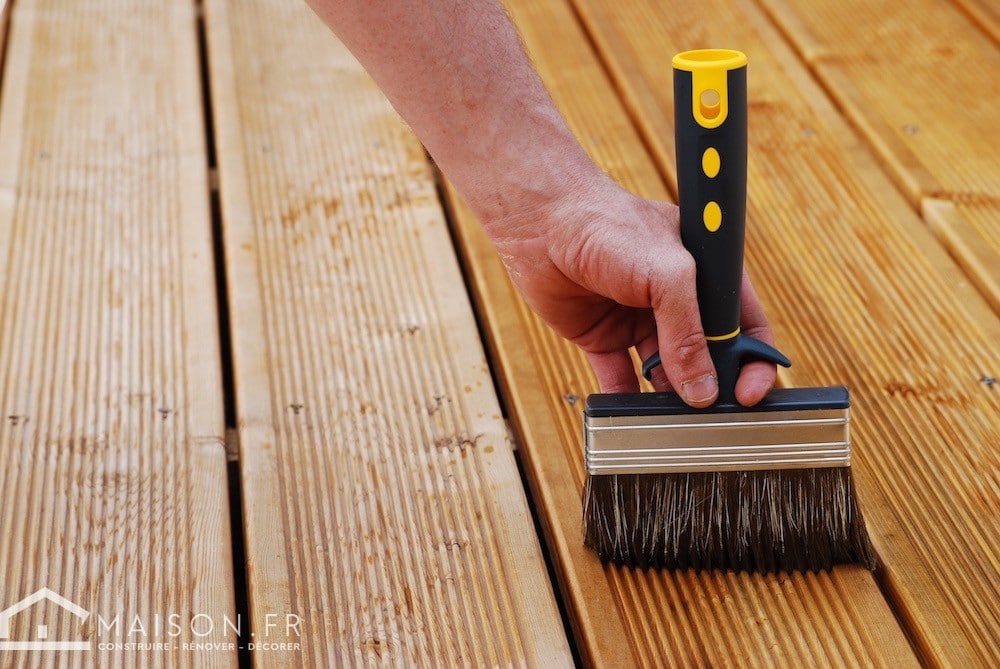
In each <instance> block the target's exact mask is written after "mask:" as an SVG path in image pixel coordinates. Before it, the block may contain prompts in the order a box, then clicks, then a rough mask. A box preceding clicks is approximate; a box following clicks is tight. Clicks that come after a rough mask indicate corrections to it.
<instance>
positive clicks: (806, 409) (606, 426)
mask: <svg viewBox="0 0 1000 669" xmlns="http://www.w3.org/2000/svg"><path fill="white" fill-rule="evenodd" d="M831 391H832V393H831ZM632 397H635V396H629V395H618V396H615V395H603V396H594V395H592V396H591V397H590V398H588V407H587V410H586V411H585V413H584V439H585V452H586V466H587V472H588V473H590V474H592V475H600V474H657V473H683V472H706V471H753V470H765V469H811V468H818V467H849V466H850V464H851V438H850V406H849V401H848V399H847V390H846V389H845V388H835V389H813V388H808V389H781V390H775V391H773V392H772V394H771V396H770V397H769V400H770V401H768V400H765V402H764V403H762V404H761V405H759V406H758V407H753V408H750V409H746V408H743V407H738V406H729V407H726V406H721V407H720V406H717V407H712V408H710V409H708V410H705V409H691V408H689V407H686V405H684V404H683V402H681V401H680V400H679V398H676V396H675V395H673V394H670V393H657V394H652V393H646V394H639V395H638V397H642V398H644V401H645V404H644V405H643V406H642V408H641V409H639V408H637V407H636V406H629V402H630V401H631V400H630V399H629V398H632ZM600 398H604V401H603V402H602V401H600ZM817 398H819V399H821V400H822V401H819V402H817V401H816V400H817Z"/></svg>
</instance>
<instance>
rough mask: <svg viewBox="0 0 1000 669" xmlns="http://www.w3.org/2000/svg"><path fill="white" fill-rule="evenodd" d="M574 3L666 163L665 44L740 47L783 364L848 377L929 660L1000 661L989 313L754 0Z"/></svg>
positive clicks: (995, 408) (999, 340)
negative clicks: (694, 3) (675, 3)
mask: <svg viewBox="0 0 1000 669" xmlns="http://www.w3.org/2000/svg"><path fill="white" fill-rule="evenodd" d="M578 6H579V7H580V9H581V14H582V15H583V16H584V17H585V20H586V22H587V25H588V27H589V29H590V30H591V31H592V35H593V37H594V39H595V42H596V43H597V44H598V45H599V48H600V49H601V51H602V53H604V55H605V57H606V58H607V59H608V62H609V67H610V69H611V71H612V72H613V73H614V76H615V78H616V80H617V82H618V85H619V86H621V87H622V88H623V89H625V90H626V94H625V97H626V98H627V99H628V100H630V101H631V102H632V103H633V105H634V108H633V113H634V115H635V116H636V118H637V119H638V121H639V124H640V126H641V127H643V129H644V131H645V132H646V136H647V139H648V140H649V142H650V145H651V146H653V147H654V151H655V153H656V156H657V158H658V160H659V162H660V165H661V168H662V169H663V170H664V171H665V172H668V173H669V172H670V171H671V170H672V169H673V167H672V164H673V148H672V131H671V128H670V125H671V119H672V104H673V101H672V100H671V97H672V92H671V91H672V89H671V87H670V80H671V73H670V68H669V67H666V66H664V62H665V58H666V56H665V55H664V54H670V53H674V52H676V51H679V50H681V49H683V48H690V47H698V46H706V45H709V44H712V45H726V46H731V47H733V48H739V49H742V50H743V51H746V52H747V54H748V55H749V59H750V65H749V68H750V69H749V74H748V78H749V82H750V91H749V97H750V119H749V123H750V184H749V213H748V218H749V224H748V225H749V226H750V227H749V228H748V233H747V234H748V261H747V262H748V266H749V267H750V270H751V272H752V276H753V277H754V279H755V285H756V286H757V288H758V290H759V291H760V292H761V293H763V295H764V299H765V302H766V305H767V307H768V314H769V316H770V318H771V320H772V324H773V325H774V326H775V330H776V335H777V340H778V343H779V345H780V347H781V348H782V349H784V350H785V352H786V353H788V354H789V356H790V357H791V359H792V360H793V361H795V362H796V364H795V366H794V367H792V368H791V370H789V373H787V374H786V375H785V376H784V378H785V380H786V381H787V382H788V383H789V384H790V385H796V386H806V385H830V384H833V383H837V382H842V383H845V384H847V385H848V386H849V387H850V389H851V394H852V400H853V410H852V430H851V431H852V435H853V439H854V445H855V458H854V470H855V474H856V476H857V478H858V480H859V487H860V491H861V494H862V503H863V506H864V508H865V511H866V517H867V519H868V524H869V528H870V529H871V530H872V532H873V534H874V537H873V538H874V540H875V542H876V548H877V550H878V553H879V556H880V558H881V560H882V561H883V562H884V570H883V571H882V572H881V575H880V579H881V580H882V582H883V584H884V587H885V590H886V592H887V593H888V594H889V596H890V597H891V598H892V600H893V607H894V610H895V611H897V613H898V614H899V615H900V616H901V618H902V620H903V622H904V624H905V625H906V627H907V631H908V633H909V635H910V637H911V638H912V639H913V640H914V643H915V644H916V647H917V649H918V650H919V653H920V654H921V656H922V658H923V660H924V661H925V662H927V663H928V664H932V665H937V664H948V665H952V666H961V665H968V666H992V665H995V664H996V662H997V659H998V657H1000V576H998V573H1000V571H998V568H1000V555H998V551H997V537H998V536H1000V515H998V512H997V506H998V505H997V500H998V497H1000V481H998V478H997V471H998V465H1000V461H998V460H1000V456H998V451H997V448H996V442H997V435H998V434H1000V393H998V392H997V389H996V387H994V386H991V385H989V384H987V383H984V382H983V380H982V379H983V377H984V376H987V377H996V376H997V372H996V370H997V368H998V366H1000V337H998V335H997V327H998V320H997V318H996V316H995V314H993V312H992V311H991V310H990V309H989V307H988V305H987V304H986V303H985V302H984V301H983V300H982V298H981V297H979V296H978V295H977V294H976V293H975V292H973V291H970V289H969V287H968V285H967V283H966V282H965V281H964V277H963V274H962V271H961V269H960V268H959V267H957V266H956V265H955V264H954V263H953V262H950V261H949V259H948V258H947V257H945V254H944V253H943V250H942V249H941V248H940V247H939V245H938V244H936V242H935V241H934V239H933V238H932V237H931V236H930V234H929V231H928V230H927V228H926V226H924V225H923V224H922V223H921V222H920V221H919V219H917V217H916V216H915V215H914V213H913V212H912V211H911V210H910V208H909V207H908V206H906V204H905V203H904V201H903V200H902V199H901V198H900V197H899V195H898V193H897V192H896V190H895V189H893V188H892V187H891V186H890V185H889V183H888V181H887V179H886V178H885V176H884V175H883V174H882V173H881V172H880V171H879V170H878V168H877V167H875V166H874V164H873V160H872V158H871V156H870V155H869V154H868V153H867V151H866V149H865V147H864V145H862V144H859V142H858V141H857V139H856V138H854V137H853V133H852V132H851V131H850V129H849V128H848V126H847V124H846V123H844V121H843V120H842V119H841V118H839V117H838V115H837V114H836V113H835V112H834V110H833V109H832V107H831V106H830V104H829V103H828V102H827V100H826V98H825V96H824V95H823V93H822V92H821V91H820V90H819V89H818V88H817V87H816V86H815V85H814V84H813V83H812V82H811V80H810V78H809V76H808V73H807V72H806V71H805V68H804V66H803V65H802V64H801V63H799V62H797V61H796V59H795V56H794V54H792V53H791V51H790V49H788V48H786V47H785V46H784V43H783V41H782V39H781V37H780V36H779V35H778V34H777V33H776V31H775V30H774V28H773V27H772V26H771V25H770V24H769V23H768V22H767V20H766V19H765V18H764V16H763V14H762V13H760V11H759V10H758V9H757V8H756V7H755V6H754V5H753V4H752V3H750V2H747V1H744V0H730V1H725V0H706V2H703V3H700V4H699V5H698V7H694V6H691V7H684V8H681V7H676V6H672V7H670V8H666V7H662V6H660V5H659V4H658V3H655V2H651V1H650V2H637V3H629V4H628V5H624V4H613V3H603V2H600V1H599V0H578ZM845 14H848V15H849V14H850V13H849V12H845ZM695 27H696V28H695Z"/></svg>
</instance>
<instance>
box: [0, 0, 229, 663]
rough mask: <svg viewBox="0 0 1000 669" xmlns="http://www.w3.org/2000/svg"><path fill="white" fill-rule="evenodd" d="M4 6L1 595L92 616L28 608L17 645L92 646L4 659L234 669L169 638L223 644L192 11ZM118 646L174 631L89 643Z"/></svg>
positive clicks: (203, 163)
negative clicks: (7, 11) (59, 600)
mask: <svg viewBox="0 0 1000 669" xmlns="http://www.w3.org/2000/svg"><path fill="white" fill-rule="evenodd" d="M11 21H12V25H11V32H10V41H9V43H8V52H7V58H6V64H5V72H4V82H3V92H2V96H0V99H2V107H0V296H2V297H0V369H2V370H3V374H2V378H0V408H2V411H3V414H2V415H3V417H4V420H3V422H2V423H0V537H2V539H0V573H2V574H3V582H2V584H0V606H2V607H7V606H9V605H12V604H13V603H14V602H15V601H18V600H20V599H21V598H22V597H26V596H29V595H30V594H32V593H34V592H36V591H38V590H39V589H41V588H43V587H47V588H49V589H51V590H52V591H54V592H56V593H57V594H58V595H60V596H62V597H65V598H67V599H69V600H71V601H72V602H74V603H75V604H77V605H78V606H81V607H83V608H84V609H85V610H86V611H87V612H88V613H89V615H88V616H87V618H86V619H85V620H81V619H80V618H78V617H77V616H76V615H75V614H73V613H71V612H70V611H68V610H66V609H63V608H61V607H60V606H58V605H57V604H55V603H51V602H50V603H39V604H36V605H34V606H33V607H31V608H29V609H27V610H25V611H23V612H21V613H19V614H18V615H17V616H16V617H15V618H14V626H13V628H12V634H11V639H10V640H12V641H35V640H38V639H39V637H40V636H42V635H41V633H40V632H39V631H38V630H39V626H45V627H47V629H46V630H44V631H45V632H47V634H45V636H46V638H47V640H48V641H82V642H85V643H87V644H88V648H89V650H87V651H85V652H79V651H73V652H69V651H66V652H63V651H54V650H45V651H40V650H34V651H33V650H11V651H3V650H0V665H2V666H4V667H10V666H41V665H42V663H43V662H44V663H45V666H55V664H56V663H58V664H59V665H61V666H118V667H124V666H129V667H133V666H135V667H139V666H141V667H147V666H165V665H167V664H169V665H170V666H178V667H180V666H185V667H186V666H235V663H236V653H235V650H227V649H223V650H215V649H208V650H191V649H188V648H185V647H184V645H183V644H185V643H188V642H196V641H197V642H219V643H228V642H234V643H235V641H236V639H235V637H234V636H233V635H232V633H231V630H228V629H227V628H225V627H224V622H223V621H224V618H228V619H229V620H230V621H233V622H236V614H235V605H234V594H233V576H232V562H231V551H230V543H229V536H230V534H229V522H228V518H229V515H228V500H227V496H226V469H225V467H226V464H225V453H224V450H223V446H222V435H223V429H224V425H223V409H222V383H221V379H220V358H219V350H218V325H217V321H216V316H217V310H216V303H215V286H214V284H215V280H214V271H213V258H212V245H211V223H210V216H209V206H208V189H207V175H206V173H207V159H206V151H205V129H204V126H203V112H202V100H201V89H200V84H199V71H198V63H197V55H198V52H197V41H196V33H195V23H194V6H193V5H192V4H191V3H160V2H136V1H134V0H118V1H115V0H103V1H102V2H67V1H66V0H48V1H46V0H37V1H33V0H20V1H19V2H18V3H17V5H16V8H15V9H14V12H13V15H12V18H11ZM170 616H177V618H173V619H172V620H173V621H174V622H175V623H177V624H178V627H177V628H176V629H175V628H167V627H166V621H168V620H171V618H170ZM195 616H202V617H201V618H199V619H198V620H194V617H195ZM102 620H103V621H104V623H101V622H100V621H102ZM157 620H159V621H161V623H160V627H159V629H157V627H156V626H157V622H156V621H157ZM193 620H194V623H193V625H194V626H193V627H192V621H193ZM137 621H138V622H137ZM136 624H137V625H139V627H141V628H143V629H144V630H145V633H142V634H140V633H139V632H138V631H134V630H137V629H138V628H136V627H134V626H135V625H136ZM237 624H238V623H237ZM209 625H211V626H212V627H214V631H212V632H211V633H209V634H207V635H206V636H205V637H204V638H198V634H196V632H203V631H206V630H208V629H209ZM130 631H131V633H130ZM174 631H177V632H178V633H179V634H180V636H168V632H174ZM129 642H149V643H164V642H169V643H168V645H167V646H166V648H165V649H164V650H156V651H149V652H144V651H135V650H120V649H115V648H106V647H102V646H101V645H100V644H105V643H111V644H115V643H117V644H122V643H129Z"/></svg>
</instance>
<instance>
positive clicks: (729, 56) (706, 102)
mask: <svg viewBox="0 0 1000 669" xmlns="http://www.w3.org/2000/svg"><path fill="white" fill-rule="evenodd" d="M746 64H747V57H746V54H745V53H743V52H742V51H735V50H733V49H695V50H693V51H682V52H681V53H679V54H677V55H676V56H674V59H673V65H674V68H675V69H678V70H683V71H685V72H690V73H691V111H692V113H693V114H694V118H695V120H696V121H697V122H698V125H700V126H702V127H703V128H718V127H719V126H720V125H722V122H723V121H725V120H726V117H727V116H728V115H729V91H728V86H727V76H726V75H727V73H728V72H729V71H730V70H737V69H739V68H741V67H746Z"/></svg>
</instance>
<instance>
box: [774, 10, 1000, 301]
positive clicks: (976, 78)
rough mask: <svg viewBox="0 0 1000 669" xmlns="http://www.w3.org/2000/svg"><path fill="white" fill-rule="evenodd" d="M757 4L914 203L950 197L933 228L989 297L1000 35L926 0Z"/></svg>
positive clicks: (995, 259)
mask: <svg viewBox="0 0 1000 669" xmlns="http://www.w3.org/2000/svg"><path fill="white" fill-rule="evenodd" d="M762 4H763V5H764V6H765V7H766V8H767V10H768V12H769V13H770V15H771V17H773V19H774V20H775V22H776V23H777V24H778V25H779V26H780V27H781V28H782V29H783V30H784V32H785V34H786V35H787V36H788V38H789V40H790V41H791V42H792V44H793V45H794V47H795V48H796V49H797V50H798V52H799V54H800V55H801V57H802V58H803V59H804V60H805V61H806V62H807V63H808V65H809V67H810V69H811V70H812V72H814V73H815V75H816V76H817V77H818V79H819V80H820V81H821V82H822V83H823V85H824V87H825V88H826V90H827V92H828V93H829V94H830V95H831V96H832V98H833V99H834V101H835V102H836V103H837V104H838V105H839V106H840V107H841V108H842V109H843V110H844V113H845V115H846V116H847V117H848V118H849V119H850V120H851V122H852V123H853V124H855V125H856V126H857V127H858V128H859V129H860V131H861V132H862V134H863V135H864V137H865V138H866V139H867V140H868V142H869V143H870V144H871V145H872V147H874V149H875V151H876V152H877V154H878V156H879V158H880V160H881V161H882V163H883V164H884V165H885V166H886V168H887V171H888V172H889V174H890V175H892V176H893V178H894V179H895V180H896V181H897V183H899V184H900V186H901V187H902V188H903V189H904V190H905V192H906V193H907V195H908V196H909V197H910V198H911V200H912V201H913V202H914V204H915V206H916V208H917V210H918V211H919V210H920V209H921V208H922V206H923V201H924V200H925V199H927V198H933V199H936V200H944V201H951V202H954V203H955V204H956V205H958V207H959V209H960V211H959V212H957V214H958V215H956V216H954V217H952V218H951V220H950V223H949V225H948V226H947V229H944V228H942V227H941V226H939V225H934V228H935V229H936V230H939V231H941V232H942V237H941V239H942V240H943V241H944V242H945V243H946V244H947V245H948V247H949V249H950V250H951V252H952V253H953V254H955V256H956V257H957V258H958V261H959V263H960V264H961V265H962V266H963V267H965V268H966V269H967V270H968V271H970V272H972V274H971V276H972V278H973V280H974V281H975V282H976V285H977V286H979V287H980V288H982V289H983V290H986V291H994V292H985V293H984V294H985V295H986V296H987V298H988V299H989V300H990V301H992V302H993V303H994V304H996V303H998V302H1000V293H998V292H995V290H996V286H997V282H998V279H1000V254H996V253H995V250H996V249H997V246H996V233H995V232H991V230H990V228H993V229H995V228H997V227H998V226H1000V218H998V217H997V216H996V215H995V212H997V211H1000V161H998V160H997V155H1000V133H997V132H995V131H993V130H992V128H993V127H994V126H995V125H996V122H997V118H998V114H997V100H1000V44H998V43H996V42H994V41H993V40H991V39H990V37H989V36H988V35H987V34H985V33H983V32H981V31H980V30H979V29H977V25H976V22H975V20H974V19H973V18H970V17H969V16H967V15H966V14H965V13H963V11H962V10H961V9H960V8H958V7H956V6H955V5H953V4H951V3H947V2H938V1H937V0H916V1H915V2H908V3H892V2H885V3H882V2H866V1H864V0H857V1H854V0H850V1H848V2H841V1H840V0H813V1H811V2H805V3H803V2H789V1H788V0H762ZM970 6H975V3H970ZM989 7H992V8H991V9H990V8H988V7H987V5H983V6H982V7H981V8H980V9H981V14H980V18H981V19H983V20H985V18H986V17H987V16H989V15H991V13H992V15H993V16H994V17H995V15H996V12H997V9H996V5H995V3H993V4H992V5H989ZM859 26H862V28H861V29H859ZM991 214H992V215H991ZM932 223H933V222H932ZM983 259H985V260H987V261H988V262H986V263H985V264H983V263H981V262H980V261H981V260H983Z"/></svg>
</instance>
